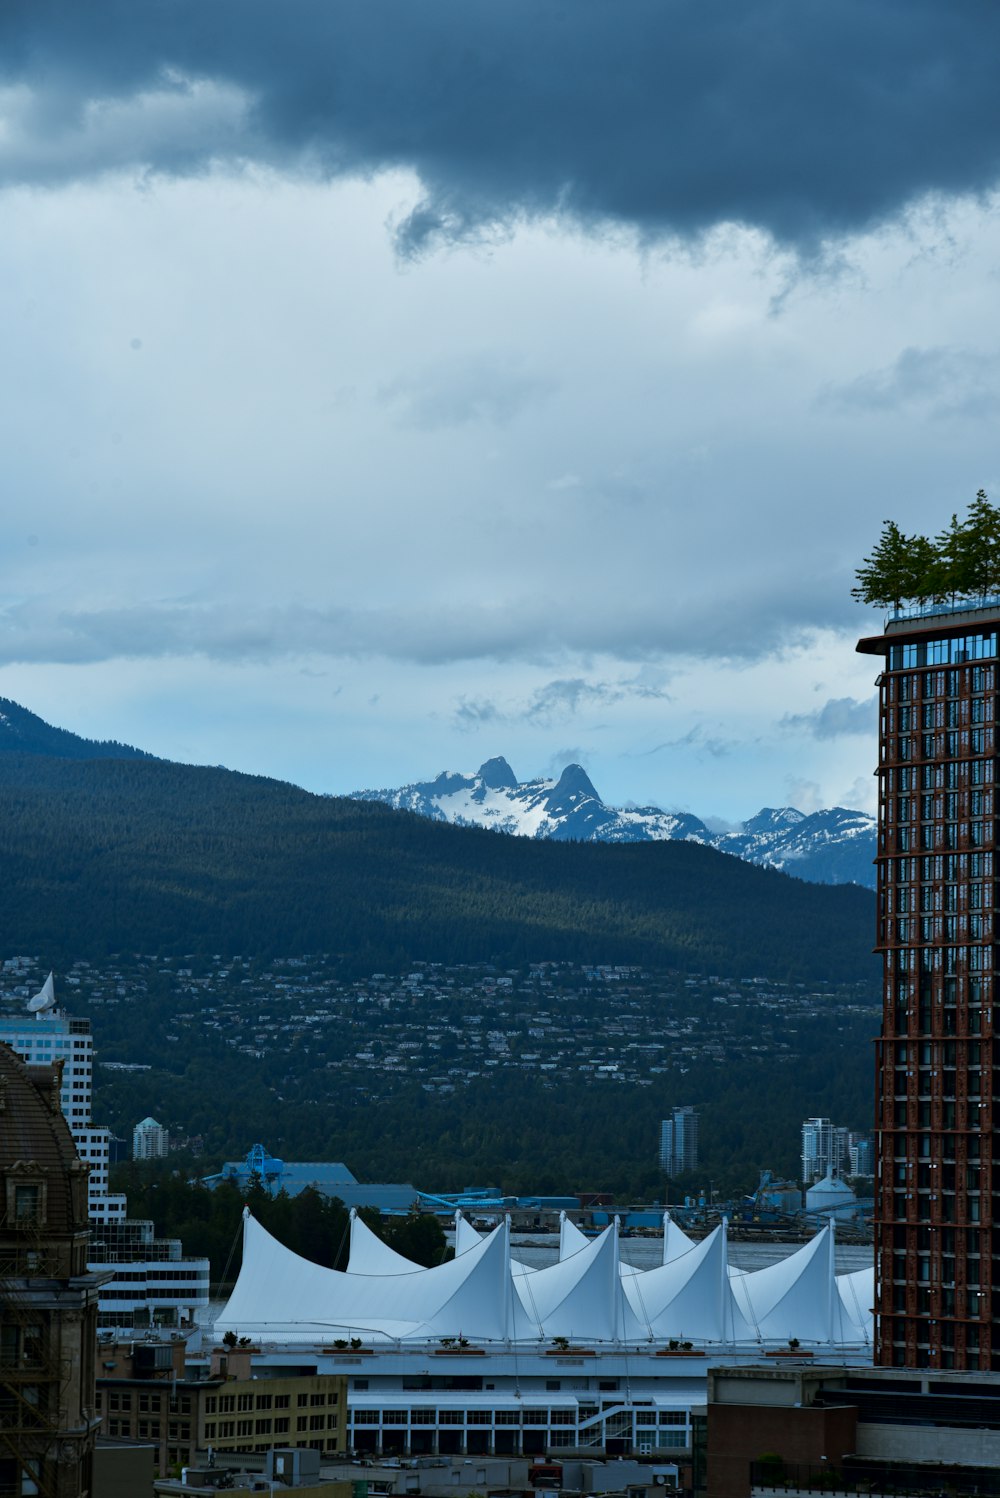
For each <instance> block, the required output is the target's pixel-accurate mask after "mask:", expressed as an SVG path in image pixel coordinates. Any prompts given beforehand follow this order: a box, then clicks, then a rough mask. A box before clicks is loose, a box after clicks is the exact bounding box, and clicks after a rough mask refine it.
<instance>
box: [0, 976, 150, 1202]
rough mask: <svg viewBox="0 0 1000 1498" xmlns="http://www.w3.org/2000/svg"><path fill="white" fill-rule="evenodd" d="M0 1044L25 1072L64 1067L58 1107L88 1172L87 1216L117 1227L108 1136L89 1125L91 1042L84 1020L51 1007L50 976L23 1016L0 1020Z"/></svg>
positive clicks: (52, 987)
mask: <svg viewBox="0 0 1000 1498" xmlns="http://www.w3.org/2000/svg"><path fill="white" fill-rule="evenodd" d="M0 1040H5V1041H6V1042H7V1044H8V1045H10V1046H13V1048H14V1050H15V1051H16V1052H17V1053H18V1055H19V1056H22V1057H23V1058H24V1060H25V1061H26V1062H27V1063H28V1065H29V1066H47V1065H48V1063H49V1062H50V1061H63V1062H64V1063H65V1064H64V1066H63V1072H62V1079H63V1080H62V1088H61V1090H60V1093H59V1104H60V1108H61V1110H62V1114H63V1117H64V1118H65V1120H66V1122H67V1123H68V1124H69V1127H70V1132H71V1134H72V1135H73V1142H74V1144H75V1145H76V1148H77V1151H78V1153H79V1155H80V1159H81V1160H84V1161H86V1163H87V1164H88V1165H89V1166H90V1179H89V1181H88V1184H87V1193H88V1199H89V1208H88V1210H89V1214H90V1217H91V1220H92V1221H94V1222H102V1223H108V1222H121V1221H122V1220H123V1219H124V1217H125V1209H126V1204H125V1198H124V1196H121V1195H120V1194H115V1193H112V1192H109V1191H108V1163H109V1156H110V1151H111V1130H110V1129H104V1128H100V1127H99V1126H97V1125H95V1124H94V1123H92V1122H91V1117H90V1108H91V1094H92V1089H93V1074H94V1041H93V1037H92V1036H91V1033H90V1020H89V1019H71V1018H70V1017H69V1016H68V1015H66V1014H64V1013H63V1011H62V1010H61V1009H60V1008H59V1007H58V1006H57V1004H56V995H55V985H54V982H53V978H52V974H51V973H50V974H49V976H48V977H47V978H46V980H45V982H44V984H43V985H42V987H41V989H40V990H39V992H38V993H37V994H35V996H34V998H33V999H30V1000H29V1001H28V1007H27V1012H25V1013H22V1014H16V1015H3V1016H0Z"/></svg>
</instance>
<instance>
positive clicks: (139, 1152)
mask: <svg viewBox="0 0 1000 1498" xmlns="http://www.w3.org/2000/svg"><path fill="white" fill-rule="evenodd" d="M169 1149H170V1135H169V1134H168V1133H167V1131H166V1129H165V1128H164V1127H163V1125H162V1124H161V1123H157V1122H156V1119H155V1118H144V1119H143V1121H142V1123H137V1124H136V1126H135V1128H134V1129H133V1130H132V1159H133V1160H162V1159H163V1156H164V1155H166V1154H167V1153H168V1151H169Z"/></svg>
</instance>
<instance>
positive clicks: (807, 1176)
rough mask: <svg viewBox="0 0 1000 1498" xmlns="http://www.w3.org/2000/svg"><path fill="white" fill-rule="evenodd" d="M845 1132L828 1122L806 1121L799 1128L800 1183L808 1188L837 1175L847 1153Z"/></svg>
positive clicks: (821, 1119) (809, 1119)
mask: <svg viewBox="0 0 1000 1498" xmlns="http://www.w3.org/2000/svg"><path fill="white" fill-rule="evenodd" d="M848 1138H849V1135H848V1130H847V1129H842V1128H838V1127H837V1126H836V1125H835V1124H833V1123H832V1122H831V1121H830V1119H828V1118H807V1119H804V1120H803V1124H802V1179H803V1181H805V1183H806V1185H807V1186H808V1185H809V1184H810V1183H811V1182H812V1181H819V1180H821V1179H822V1178H823V1176H825V1175H840V1173H841V1171H842V1170H843V1168H844V1161H845V1158H846V1156H847V1149H848Z"/></svg>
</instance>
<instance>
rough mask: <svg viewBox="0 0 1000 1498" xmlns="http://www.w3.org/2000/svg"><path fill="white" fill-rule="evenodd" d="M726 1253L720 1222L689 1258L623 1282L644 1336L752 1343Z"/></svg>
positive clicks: (685, 1255)
mask: <svg viewBox="0 0 1000 1498" xmlns="http://www.w3.org/2000/svg"><path fill="white" fill-rule="evenodd" d="M689 1241H690V1240H689ZM726 1249H727V1234H726V1224H725V1222H721V1223H720V1224H719V1226H718V1227H717V1228H716V1229H715V1231H714V1232H712V1233H709V1235H708V1237H707V1238H703V1239H702V1241H701V1243H692V1244H691V1247H690V1248H689V1249H688V1251H687V1253H682V1254H678V1255H677V1256H676V1257H675V1258H672V1259H670V1260H669V1261H668V1262H667V1263H666V1264H661V1265H660V1267H659V1268H658V1269H649V1270H647V1271H646V1273H645V1274H637V1275H635V1276H634V1278H632V1279H630V1280H626V1281H625V1294H626V1296H627V1297H628V1300H629V1302H630V1304H631V1306H632V1309H633V1311H634V1312H635V1315H636V1317H637V1319H638V1320H639V1321H640V1323H642V1324H643V1325H645V1327H646V1328H647V1336H649V1337H652V1338H653V1339H654V1340H655V1341H671V1340H676V1341H689V1342H694V1341H698V1342H720V1343H729V1342H751V1341H754V1340H755V1337H754V1332H753V1328H752V1327H751V1325H750V1324H749V1323H748V1321H747V1319H746V1317H745V1316H744V1314H743V1311H742V1310H741V1308H740V1306H739V1304H738V1303H737V1300H736V1297H735V1295H734V1293H733V1287H732V1284H731V1282H730V1278H729V1273H728V1262H727V1254H726Z"/></svg>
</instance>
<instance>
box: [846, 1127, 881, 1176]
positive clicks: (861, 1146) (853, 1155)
mask: <svg viewBox="0 0 1000 1498" xmlns="http://www.w3.org/2000/svg"><path fill="white" fill-rule="evenodd" d="M848 1158H849V1160H850V1162H851V1163H850V1172H851V1175H852V1176H870V1175H871V1174H872V1173H873V1171H874V1162H875V1150H874V1146H873V1144H872V1136H871V1135H870V1134H855V1135H853V1137H852V1139H851V1142H850V1145H849V1146H848Z"/></svg>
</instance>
